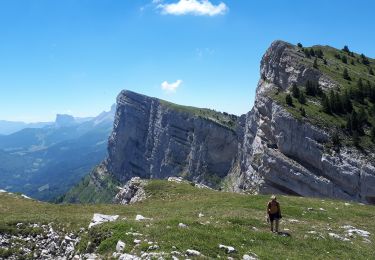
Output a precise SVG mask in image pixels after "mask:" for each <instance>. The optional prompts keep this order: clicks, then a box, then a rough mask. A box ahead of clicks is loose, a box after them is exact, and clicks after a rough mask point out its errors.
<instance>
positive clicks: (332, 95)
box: [328, 89, 336, 113]
mask: <svg viewBox="0 0 375 260" xmlns="http://www.w3.org/2000/svg"><path fill="white" fill-rule="evenodd" d="M328 100H329V106H330V108H331V112H333V113H336V103H335V101H336V100H335V93H334V92H333V90H332V89H331V90H330V91H329V96H328Z"/></svg>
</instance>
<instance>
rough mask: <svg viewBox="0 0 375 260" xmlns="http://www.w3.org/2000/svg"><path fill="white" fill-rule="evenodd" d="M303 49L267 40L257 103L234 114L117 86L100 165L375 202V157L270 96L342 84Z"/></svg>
mask: <svg viewBox="0 0 375 260" xmlns="http://www.w3.org/2000/svg"><path fill="white" fill-rule="evenodd" d="M303 55H304V54H303V52H301V51H299V49H298V47H296V46H294V45H291V44H288V43H286V42H282V41H275V42H274V43H272V45H271V46H270V48H269V49H268V50H267V52H266V53H265V55H264V56H263V59H262V61H261V67H260V75H261V77H260V80H259V83H258V87H257V90H256V100H255V104H254V107H253V109H252V110H251V111H250V112H249V113H247V114H246V115H242V116H241V117H238V118H237V117H233V116H230V115H228V114H226V113H216V112H215V113H212V111H208V110H204V109H198V108H191V107H182V106H178V105H175V104H170V103H168V102H165V101H162V100H159V99H156V98H151V97H147V96H144V95H141V94H137V93H134V92H131V91H122V92H121V93H120V94H119V96H118V98H117V111H116V116H115V122H114V128H113V132H112V134H111V136H110V139H109V145H108V152H109V156H108V158H107V159H106V160H105V161H104V163H103V164H102V165H101V167H104V168H105V169H106V171H107V172H108V173H110V175H112V177H114V178H115V179H116V180H117V181H119V182H120V183H121V184H125V183H126V182H127V181H129V180H130V179H131V178H132V177H140V178H144V179H148V178H159V179H165V178H168V177H171V176H181V177H183V178H186V179H188V180H190V181H194V182H196V183H202V184H205V185H208V186H210V187H214V188H218V187H221V188H225V189H229V190H231V191H235V192H250V193H281V194H292V195H298V196H316V197H330V198H338V199H345V200H355V201H361V202H365V203H375V165H374V161H373V160H371V158H372V157H369V156H367V155H364V154H363V153H361V152H359V151H358V150H356V148H353V147H344V148H342V149H341V150H340V151H337V150H334V149H332V148H330V147H329V146H327V143H328V142H329V140H330V139H331V135H332V133H331V132H330V131H329V129H325V128H324V127H318V126H315V125H312V124H311V123H309V122H308V121H307V120H303V119H302V120H301V119H298V118H296V117H294V116H293V115H292V114H290V113H289V112H288V111H287V110H286V109H285V108H284V107H283V106H282V105H280V104H279V103H278V102H277V101H276V100H274V98H273V96H272V93H274V92H289V91H290V88H291V86H292V85H293V84H294V83H295V84H297V85H304V84H305V83H306V82H307V81H314V82H318V83H319V85H320V86H321V87H322V89H323V90H329V89H332V88H337V87H338V86H339V84H338V83H337V82H336V81H335V80H333V79H331V78H330V77H329V76H327V75H326V74H324V73H322V72H321V71H320V70H317V69H315V68H313V67H312V65H311V64H307V63H306V62H304V59H303V58H304V56H303ZM127 200H129V198H127Z"/></svg>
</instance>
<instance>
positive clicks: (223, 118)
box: [117, 90, 238, 129]
mask: <svg viewBox="0 0 375 260" xmlns="http://www.w3.org/2000/svg"><path fill="white" fill-rule="evenodd" d="M124 97H129V98H131V99H133V100H138V101H146V102H152V101H157V102H158V103H159V104H160V105H162V106H164V107H166V108H167V109H171V110H174V111H176V112H179V113H188V114H190V115H193V116H196V117H200V118H203V119H206V120H209V121H212V122H215V123H217V124H219V125H222V126H224V127H228V128H231V129H234V128H235V126H236V122H237V119H238V117H237V116H236V115H232V114H228V113H226V112H219V111H216V110H213V109H209V108H199V107H193V106H184V105H178V104H175V103H172V102H169V101H166V100H163V99H158V98H154V97H149V96H146V95H142V94H139V93H136V92H133V91H130V90H123V91H121V93H120V94H119V95H118V97H117V102H120V103H121V99H123V98H124Z"/></svg>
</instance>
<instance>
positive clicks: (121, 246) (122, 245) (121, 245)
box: [116, 240, 125, 253]
mask: <svg viewBox="0 0 375 260" xmlns="http://www.w3.org/2000/svg"><path fill="white" fill-rule="evenodd" d="M124 249H125V243H124V242H122V241H121V240H119V241H118V242H117V245H116V251H117V252H118V253H121V252H123V251H124Z"/></svg>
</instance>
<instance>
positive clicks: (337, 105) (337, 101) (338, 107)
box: [334, 92, 344, 114]
mask: <svg viewBox="0 0 375 260" xmlns="http://www.w3.org/2000/svg"><path fill="white" fill-rule="evenodd" d="M334 103H335V113H338V114H341V113H343V112H344V106H343V104H342V101H341V98H340V96H339V94H338V93H337V92H336V93H335V102H334Z"/></svg>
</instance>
